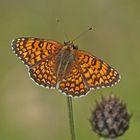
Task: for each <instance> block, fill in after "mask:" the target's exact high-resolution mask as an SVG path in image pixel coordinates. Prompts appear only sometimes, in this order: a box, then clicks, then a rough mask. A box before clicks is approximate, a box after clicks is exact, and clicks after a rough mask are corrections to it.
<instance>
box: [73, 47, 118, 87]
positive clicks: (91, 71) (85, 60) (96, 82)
mask: <svg viewBox="0 0 140 140" xmlns="http://www.w3.org/2000/svg"><path fill="white" fill-rule="evenodd" d="M76 57H77V63H78V64H79V66H80V69H81V71H82V74H83V76H84V78H85V79H86V82H87V84H88V85H89V87H90V88H95V89H96V88H105V87H110V86H113V85H114V84H117V83H118V82H119V80H120V75H119V73H118V72H117V71H116V70H115V69H114V68H112V67H111V66H109V65H108V64H107V63H105V62H104V61H102V60H101V59H99V58H97V57H95V56H93V55H91V54H89V53H86V52H84V51H81V50H78V51H77V53H76Z"/></svg>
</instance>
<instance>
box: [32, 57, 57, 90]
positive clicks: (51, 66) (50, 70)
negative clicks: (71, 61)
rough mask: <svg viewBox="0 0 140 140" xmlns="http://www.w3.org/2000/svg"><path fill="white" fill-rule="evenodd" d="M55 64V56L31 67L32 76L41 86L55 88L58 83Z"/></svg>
mask: <svg viewBox="0 0 140 140" xmlns="http://www.w3.org/2000/svg"><path fill="white" fill-rule="evenodd" d="M55 64H56V58H55V57H51V58H49V59H45V60H44V61H42V62H41V63H40V64H38V65H36V66H35V67H32V68H31V69H29V73H30V77H31V78H32V79H33V81H35V82H36V83H37V84H38V85H40V86H43V87H48V88H55V87H56V83H57V79H56V70H55Z"/></svg>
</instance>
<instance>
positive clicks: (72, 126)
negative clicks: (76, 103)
mask: <svg viewBox="0 0 140 140" xmlns="http://www.w3.org/2000/svg"><path fill="white" fill-rule="evenodd" d="M66 98H67V105H68V116H69V126H70V135H71V140H75V129H74V119H73V107H72V97H69V96H67V97H66Z"/></svg>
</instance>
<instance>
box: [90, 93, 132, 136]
mask: <svg viewBox="0 0 140 140" xmlns="http://www.w3.org/2000/svg"><path fill="white" fill-rule="evenodd" d="M130 118H131V115H130V114H129V113H128V112H127V108H126V105H125V104H124V103H122V102H121V101H120V99H119V98H118V97H116V96H114V95H113V94H112V95H109V96H106V97H102V100H101V102H100V103H99V102H96V107H95V109H94V111H92V117H91V119H90V122H91V125H92V128H93V130H94V131H95V132H96V133H97V134H98V135H100V136H102V137H107V138H116V137H118V136H121V135H123V134H124V132H125V131H126V130H127V129H128V127H129V120H130Z"/></svg>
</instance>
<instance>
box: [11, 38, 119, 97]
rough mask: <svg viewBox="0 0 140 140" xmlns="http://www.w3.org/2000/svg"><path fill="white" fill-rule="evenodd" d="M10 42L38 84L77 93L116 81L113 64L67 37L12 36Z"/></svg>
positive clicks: (74, 95) (75, 94) (117, 80)
mask: <svg viewBox="0 0 140 140" xmlns="http://www.w3.org/2000/svg"><path fill="white" fill-rule="evenodd" d="M11 46H12V50H13V52H14V53H15V54H16V55H17V56H18V57H19V58H20V59H21V61H22V62H23V63H24V64H25V65H26V66H27V67H28V70H29V75H30V77H31V79H33V80H34V81H35V82H36V83H37V84H38V85H40V86H43V87H46V88H57V89H58V90H59V91H60V92H61V93H64V94H65V95H68V96H71V97H80V96H83V95H86V94H87V93H88V92H89V91H90V90H91V89H99V88H107V87H110V86H113V85H115V84H117V83H118V82H119V81H120V75H119V73H118V72H117V71H116V70H115V69H114V68H112V67H111V66H110V65H109V64H107V63H106V62H104V61H102V60H101V59H99V58H98V57H96V56H94V55H92V54H90V53H88V52H86V51H83V50H79V49H78V47H77V46H76V45H74V44H73V42H70V41H69V42H64V44H61V43H59V42H57V41H53V40H49V39H41V38H32V37H21V38H17V39H14V40H13V41H12V43H11Z"/></svg>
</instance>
